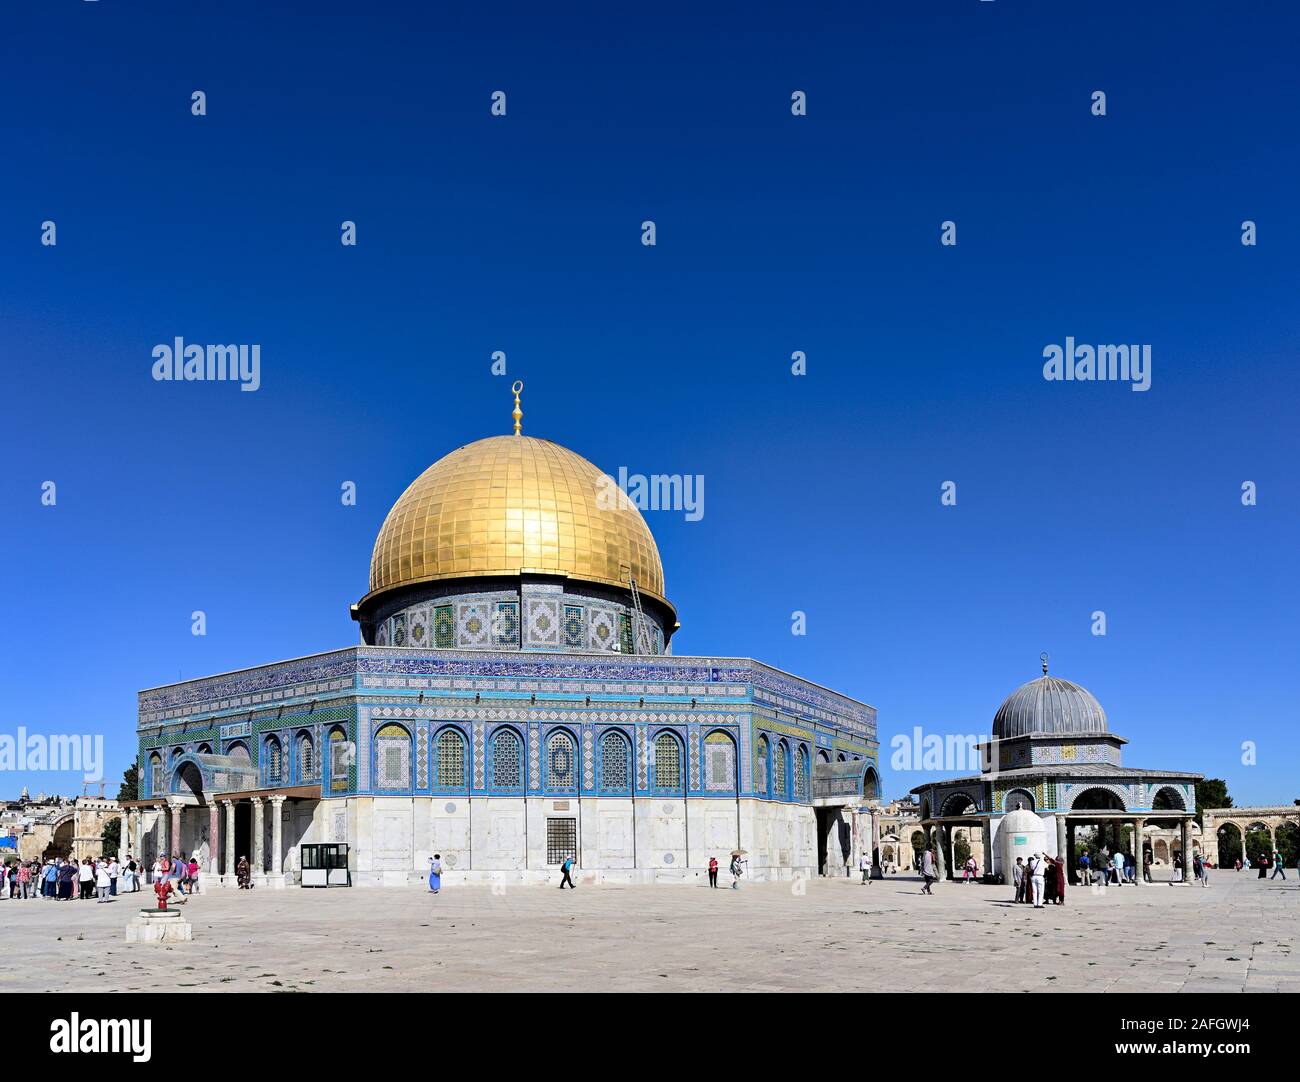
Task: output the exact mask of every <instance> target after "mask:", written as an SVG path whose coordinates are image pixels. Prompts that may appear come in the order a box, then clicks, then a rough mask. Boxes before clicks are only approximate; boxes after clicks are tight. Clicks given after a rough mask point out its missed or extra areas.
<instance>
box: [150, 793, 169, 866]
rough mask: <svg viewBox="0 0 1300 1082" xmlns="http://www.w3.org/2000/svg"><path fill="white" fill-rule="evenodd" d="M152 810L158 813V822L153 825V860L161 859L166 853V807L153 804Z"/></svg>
mask: <svg viewBox="0 0 1300 1082" xmlns="http://www.w3.org/2000/svg"><path fill="white" fill-rule="evenodd" d="M153 810H154V811H156V812H157V813H158V820H157V822H156V823H155V824H154V828H155V829H154V833H155V835H156V837H155V838H154V859H157V858H158V857H161V856H162V855H163V854H164V853H165V852H167V834H168V831H167V805H166V804H155V805H154V806H153Z"/></svg>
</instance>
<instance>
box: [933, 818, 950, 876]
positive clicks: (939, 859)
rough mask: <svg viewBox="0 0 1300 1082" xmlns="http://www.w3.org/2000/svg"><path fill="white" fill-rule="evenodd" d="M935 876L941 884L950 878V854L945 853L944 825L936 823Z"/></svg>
mask: <svg viewBox="0 0 1300 1082" xmlns="http://www.w3.org/2000/svg"><path fill="white" fill-rule="evenodd" d="M934 874H935V875H936V876H938V877H939V882H940V883H942V882H943V881H944V880H945V879H947V878H948V854H947V852H945V845H944V840H943V824H942V823H936V824H935V827H934Z"/></svg>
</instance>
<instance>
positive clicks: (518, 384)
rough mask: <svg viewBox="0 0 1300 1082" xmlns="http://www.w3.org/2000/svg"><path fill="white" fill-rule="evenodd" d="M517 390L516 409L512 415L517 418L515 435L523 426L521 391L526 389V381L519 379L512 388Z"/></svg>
mask: <svg viewBox="0 0 1300 1082" xmlns="http://www.w3.org/2000/svg"><path fill="white" fill-rule="evenodd" d="M510 389H511V390H512V391H514V392H515V410H514V413H512V414H511V415H510V416H512V417H513V418H514V419H515V435H516V436H518V435H519V433H520V431H521V429H522V428H523V419H524V411H523V410H521V409H520V408H519V392H520V391H522V390H523V389H524V381H523V380H521V379H517V380H515V382H514V385H513V386H512V387H511V388H510Z"/></svg>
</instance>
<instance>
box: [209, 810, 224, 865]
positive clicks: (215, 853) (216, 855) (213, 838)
mask: <svg viewBox="0 0 1300 1082" xmlns="http://www.w3.org/2000/svg"><path fill="white" fill-rule="evenodd" d="M220 840H221V812H220V810H219V809H218V808H217V802H216V801H215V800H214V801H213V802H212V803H211V804H209V805H208V872H209V874H211V875H214V876H215V875H218V874H219V869H220V867H221V859H220V857H221V847H220Z"/></svg>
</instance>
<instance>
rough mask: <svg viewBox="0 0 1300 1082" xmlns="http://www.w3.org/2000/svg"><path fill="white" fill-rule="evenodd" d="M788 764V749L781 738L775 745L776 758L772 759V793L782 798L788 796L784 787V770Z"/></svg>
mask: <svg viewBox="0 0 1300 1082" xmlns="http://www.w3.org/2000/svg"><path fill="white" fill-rule="evenodd" d="M789 765H790V749H789V748H787V747H786V746H785V741H784V740H782V741H781V743H779V744H778V745H777V746H776V758H775V759H774V760H772V795H773V796H774V797H779V798H781V799H784V798H785V797H787V796H789V795H790V794H789V791H788V790H787V789H786V777H785V774H786V770H787V768H788V767H789Z"/></svg>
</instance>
